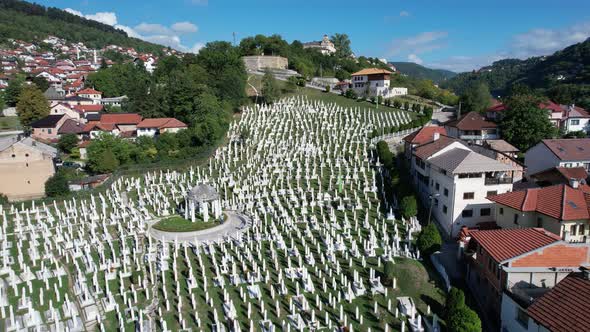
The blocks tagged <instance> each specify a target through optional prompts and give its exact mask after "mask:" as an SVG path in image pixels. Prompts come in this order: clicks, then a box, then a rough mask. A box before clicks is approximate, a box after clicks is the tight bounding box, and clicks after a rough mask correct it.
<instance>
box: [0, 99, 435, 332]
mask: <svg viewBox="0 0 590 332" xmlns="http://www.w3.org/2000/svg"><path fill="white" fill-rule="evenodd" d="M411 120H412V115H411V114H410V113H409V112H403V111H399V110H393V109H389V108H388V109H385V110H378V111H376V110H366V109H362V108H342V107H340V106H337V105H335V104H326V103H323V102H321V101H317V100H310V99H307V98H305V97H301V96H298V97H289V98H285V99H282V100H280V101H278V102H277V103H275V104H273V105H256V106H253V107H247V108H245V109H244V111H243V112H242V114H241V116H240V117H239V118H236V120H234V122H232V123H231V124H230V128H229V131H228V133H227V139H228V143H227V144H226V145H224V146H222V147H220V148H219V149H218V150H217V151H216V152H215V154H214V156H213V157H212V158H211V159H210V160H209V161H208V164H207V165H205V166H199V167H193V168H190V169H187V170H186V171H179V170H161V171H152V172H147V173H145V174H142V175H140V176H129V177H122V178H119V179H117V180H115V181H114V182H113V184H112V185H111V186H110V187H109V188H108V190H106V192H104V193H97V194H95V195H92V196H90V198H88V199H76V198H72V199H69V200H65V201H55V202H53V203H51V204H46V203H41V204H34V203H33V204H30V205H25V204H23V203H19V204H14V205H10V206H8V207H5V208H2V207H1V206H0V250H1V252H0V330H1V331H29V330H31V331H115V330H124V331H303V330H306V331H439V330H440V327H441V326H442V325H443V324H444V323H443V322H441V321H440V319H439V318H438V317H440V316H441V315H442V309H441V308H442V306H443V305H442V304H443V303H444V298H445V290H443V289H442V288H441V287H442V286H441V283H440V281H439V280H438V277H437V275H436V273H434V272H432V269H430V268H429V267H428V266H427V262H425V261H423V260H422V257H421V254H420V252H419V250H417V248H416V247H415V245H414V238H415V236H416V235H417V234H416V233H417V232H419V231H420V229H421V226H420V224H419V223H418V220H417V219H416V218H415V217H412V218H409V219H403V218H401V217H396V213H395V210H396V206H397V200H396V198H395V197H390V195H385V194H384V192H383V188H384V183H383V174H382V172H383V167H382V165H381V164H380V161H379V159H378V158H377V154H376V152H375V150H374V146H373V145H372V143H371V142H370V140H369V138H368V135H369V133H371V132H372V131H373V130H374V129H379V128H382V127H394V126H399V125H400V124H403V123H408V122H410V121H411ZM193 225H194V226H193ZM387 263H389V264H393V269H392V270H393V274H392V275H390V276H386V275H384V266H385V265H386V264H387Z"/></svg>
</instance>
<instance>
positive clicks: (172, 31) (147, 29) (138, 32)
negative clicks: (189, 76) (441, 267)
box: [65, 8, 202, 52]
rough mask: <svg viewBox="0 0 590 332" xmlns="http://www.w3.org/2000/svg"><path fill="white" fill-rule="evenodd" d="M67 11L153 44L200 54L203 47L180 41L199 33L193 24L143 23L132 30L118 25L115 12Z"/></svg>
mask: <svg viewBox="0 0 590 332" xmlns="http://www.w3.org/2000/svg"><path fill="white" fill-rule="evenodd" d="M65 11H67V12H68V13H71V14H74V15H78V16H81V17H84V18H87V19H89V20H94V21H98V22H101V23H104V24H108V25H111V26H113V27H114V28H116V29H120V30H123V31H125V32H126V33H127V35H128V36H129V37H133V38H139V39H143V40H145V41H149V42H152V43H156V44H161V45H164V46H169V47H172V48H174V49H177V50H180V51H183V52H189V51H190V52H195V51H197V52H198V50H200V48H202V46H200V47H198V46H197V45H202V44H200V43H197V44H195V45H194V46H193V47H192V48H189V47H187V46H185V45H183V43H182V41H181V39H180V35H182V34H190V33H195V32H197V31H198V28H197V26H196V25H195V24H193V23H191V22H176V23H174V24H172V26H170V27H167V26H164V25H162V24H158V23H147V22H142V23H140V24H138V25H136V26H135V27H133V28H132V27H129V26H126V25H122V24H118V21H117V15H116V14H115V13H113V12H98V13H95V14H88V15H84V14H83V13H82V12H80V11H78V10H75V9H72V8H66V9H65Z"/></svg>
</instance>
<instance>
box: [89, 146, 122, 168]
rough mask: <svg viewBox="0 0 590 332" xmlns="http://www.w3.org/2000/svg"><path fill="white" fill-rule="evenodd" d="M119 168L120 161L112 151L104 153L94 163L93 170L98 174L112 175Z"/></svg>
mask: <svg viewBox="0 0 590 332" xmlns="http://www.w3.org/2000/svg"><path fill="white" fill-rule="evenodd" d="M117 167H119V160H117V157H116V156H115V154H114V153H113V152H112V151H111V150H105V151H102V152H101V153H100V154H99V155H98V160H96V162H94V163H93V170H94V171H95V172H98V173H112V172H113V171H115V170H116V169H117Z"/></svg>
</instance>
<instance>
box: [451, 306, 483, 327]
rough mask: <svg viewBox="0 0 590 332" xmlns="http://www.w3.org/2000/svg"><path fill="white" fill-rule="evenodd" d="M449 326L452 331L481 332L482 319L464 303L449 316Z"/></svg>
mask: <svg viewBox="0 0 590 332" xmlns="http://www.w3.org/2000/svg"><path fill="white" fill-rule="evenodd" d="M447 327H448V329H449V331H450V332H480V331H481V320H480V319H479V316H478V315H477V313H476V312H475V311H473V310H471V309H470V308H469V307H467V306H466V305H463V306H462V307H459V308H458V309H456V310H454V311H453V312H452V313H451V315H450V317H449V318H447Z"/></svg>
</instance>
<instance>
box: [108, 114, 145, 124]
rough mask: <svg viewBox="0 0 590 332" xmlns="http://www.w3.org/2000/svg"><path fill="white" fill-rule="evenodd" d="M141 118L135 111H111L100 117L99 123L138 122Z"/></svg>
mask: <svg viewBox="0 0 590 332" xmlns="http://www.w3.org/2000/svg"><path fill="white" fill-rule="evenodd" d="M141 120H142V117H141V115H139V114H135V113H111V114H103V115H102V116H101V117H100V122H101V123H112V124H135V125H136V124H138V123H140V122H141Z"/></svg>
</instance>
